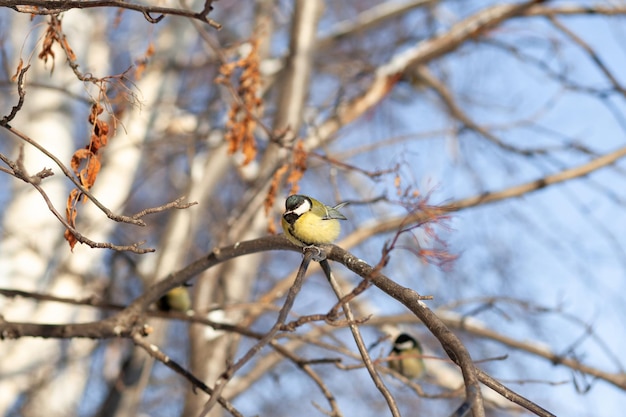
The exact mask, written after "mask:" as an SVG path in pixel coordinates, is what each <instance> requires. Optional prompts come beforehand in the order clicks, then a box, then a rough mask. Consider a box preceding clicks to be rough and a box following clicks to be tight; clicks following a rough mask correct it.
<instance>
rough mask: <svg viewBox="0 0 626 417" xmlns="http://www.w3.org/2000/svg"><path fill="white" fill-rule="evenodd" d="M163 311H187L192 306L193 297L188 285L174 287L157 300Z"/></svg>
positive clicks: (158, 306) (159, 307)
mask: <svg viewBox="0 0 626 417" xmlns="http://www.w3.org/2000/svg"><path fill="white" fill-rule="evenodd" d="M156 305H157V308H158V309H159V310H161V311H172V310H173V311H180V312H181V313H185V312H187V310H189V309H190V308H191V298H190V297H189V292H188V291H187V288H186V287H176V288H172V289H171V290H169V291H168V292H166V293H165V295H163V296H162V297H161V298H159V300H158V301H157V302H156Z"/></svg>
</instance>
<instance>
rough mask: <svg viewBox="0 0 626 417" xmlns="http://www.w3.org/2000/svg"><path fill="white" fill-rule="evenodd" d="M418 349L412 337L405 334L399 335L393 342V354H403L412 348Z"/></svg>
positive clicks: (417, 344)
mask: <svg viewBox="0 0 626 417" xmlns="http://www.w3.org/2000/svg"><path fill="white" fill-rule="evenodd" d="M416 347H417V348H418V349H419V348H420V346H419V343H417V340H415V339H414V338H413V337H411V336H409V335H408V334H406V333H400V334H399V335H398V337H396V340H395V341H394V342H393V350H394V351H395V352H403V351H406V350H409V349H413V348H416Z"/></svg>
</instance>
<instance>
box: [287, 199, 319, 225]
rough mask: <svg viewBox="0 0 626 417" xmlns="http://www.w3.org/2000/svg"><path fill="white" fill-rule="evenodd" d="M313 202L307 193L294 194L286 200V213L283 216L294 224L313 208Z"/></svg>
mask: <svg viewBox="0 0 626 417" xmlns="http://www.w3.org/2000/svg"><path fill="white" fill-rule="evenodd" d="M312 207H313V202H312V201H311V199H310V198H309V197H307V196H305V195H299V194H294V195H290V196H289V197H287V200H286V201H285V213H283V218H284V219H285V221H286V222H287V223H289V224H294V223H295V221H296V220H298V218H299V217H300V216H302V215H303V214H304V213H306V212H307V211H309V210H311V208H312Z"/></svg>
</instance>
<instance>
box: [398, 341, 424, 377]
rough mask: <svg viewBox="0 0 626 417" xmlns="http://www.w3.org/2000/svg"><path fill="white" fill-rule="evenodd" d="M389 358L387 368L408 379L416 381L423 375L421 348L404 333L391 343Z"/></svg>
mask: <svg viewBox="0 0 626 417" xmlns="http://www.w3.org/2000/svg"><path fill="white" fill-rule="evenodd" d="M389 356H390V357H392V358H395V359H391V360H389V367H390V368H391V369H393V370H394V371H396V372H398V373H400V374H402V375H404V376H405V377H407V378H409V379H417V378H420V377H421V376H422V375H424V371H425V369H426V368H425V367H424V360H423V359H422V346H421V345H420V344H419V342H418V341H417V340H415V339H414V338H413V337H411V336H409V335H408V334H406V333H400V335H398V337H397V338H396V340H395V341H394V342H393V348H392V349H391V352H389Z"/></svg>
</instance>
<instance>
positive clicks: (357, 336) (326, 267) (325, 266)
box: [320, 259, 400, 417]
mask: <svg viewBox="0 0 626 417" xmlns="http://www.w3.org/2000/svg"><path fill="white" fill-rule="evenodd" d="M320 266H321V267H322V270H323V271H324V274H325V275H326V278H327V279H328V282H329V283H330V286H331V288H332V289H333V291H334V292H335V295H336V296H337V299H339V300H343V299H344V295H343V292H342V291H341V287H340V286H339V284H338V283H337V280H336V279H335V277H334V276H333V273H332V271H331V269H330V264H329V263H328V261H327V260H326V259H324V260H322V261H320ZM343 313H344V315H345V316H346V319H347V320H348V322H349V323H350V324H349V327H350V331H351V332H352V337H354V342H355V343H356V346H357V348H358V349H359V353H360V354H361V358H362V359H363V363H364V364H365V367H366V368H367V371H368V372H369V374H370V377H371V378H372V381H374V385H375V386H376V388H378V390H379V391H380V393H381V394H382V395H383V397H384V398H385V401H387V405H388V406H389V410H390V411H391V414H392V415H393V416H394V417H400V410H398V404H397V403H396V400H395V399H394V398H393V396H392V395H391V392H389V389H388V388H387V386H385V383H384V382H383V380H382V378H381V377H380V375H378V372H377V371H376V368H375V367H374V362H373V361H372V358H371V357H370V355H369V352H368V351H367V347H366V346H365V342H364V341H363V337H362V336H361V331H360V330H359V326H357V325H356V323H354V314H352V309H351V308H350V304H348V302H344V303H343Z"/></svg>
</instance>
